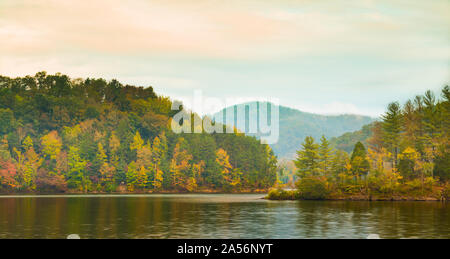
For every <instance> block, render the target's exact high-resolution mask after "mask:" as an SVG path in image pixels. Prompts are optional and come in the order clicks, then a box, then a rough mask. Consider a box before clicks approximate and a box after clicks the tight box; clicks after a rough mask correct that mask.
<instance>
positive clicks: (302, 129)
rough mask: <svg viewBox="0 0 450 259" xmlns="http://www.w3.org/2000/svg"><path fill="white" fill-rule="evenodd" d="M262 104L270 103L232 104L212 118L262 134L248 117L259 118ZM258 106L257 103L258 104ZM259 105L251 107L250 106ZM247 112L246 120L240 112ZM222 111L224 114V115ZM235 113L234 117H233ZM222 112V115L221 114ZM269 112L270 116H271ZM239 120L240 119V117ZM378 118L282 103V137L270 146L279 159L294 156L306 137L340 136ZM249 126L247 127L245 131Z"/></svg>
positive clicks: (243, 130)
mask: <svg viewBox="0 0 450 259" xmlns="http://www.w3.org/2000/svg"><path fill="white" fill-rule="evenodd" d="M262 104H265V105H267V103H262V102H260V103H258V102H248V103H243V104H238V105H234V106H229V107H227V108H224V109H223V110H222V111H220V112H218V113H215V114H214V115H213V116H212V117H213V118H214V119H215V120H216V122H220V123H227V124H229V125H230V124H232V125H236V127H237V129H238V130H240V131H242V132H246V134H247V135H250V136H256V137H259V136H260V134H255V133H249V130H248V129H249V122H248V121H249V120H248V118H249V116H250V118H258V116H257V115H258V113H257V112H258V111H259V110H260V107H261V105H262ZM255 105H256V106H255ZM252 106H253V107H257V108H255V109H252V108H250V107H252ZM240 109H243V111H245V119H244V117H243V118H237V117H238V116H237V111H239V110H240ZM222 112H223V114H222ZM233 113H234V115H235V116H234V117H235V120H234V124H233V120H230V118H231V117H230V116H232V114H233ZM221 115H222V116H221ZM270 116H271V115H270V112H269V114H268V117H269V118H270ZM238 119H240V120H238ZM373 121H375V118H372V117H369V116H363V115H354V114H342V115H320V114H313V113H308V112H302V111H299V110H296V109H292V108H289V107H285V106H281V105H280V106H279V126H280V128H279V140H278V142H277V143H276V144H272V145H271V147H272V149H273V150H274V152H275V154H276V155H277V156H278V157H279V158H293V157H294V156H295V152H296V150H298V149H299V148H300V145H301V143H302V142H303V140H304V139H305V137H306V136H312V137H314V138H315V139H316V140H317V141H319V139H320V137H321V136H322V135H324V136H325V137H327V138H332V137H338V136H340V135H342V134H344V133H346V132H353V131H356V130H360V129H361V127H362V126H364V125H366V124H369V123H371V122H373ZM246 129H247V130H246Z"/></svg>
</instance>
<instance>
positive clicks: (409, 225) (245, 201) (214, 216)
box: [0, 194, 450, 238]
mask: <svg viewBox="0 0 450 259" xmlns="http://www.w3.org/2000/svg"><path fill="white" fill-rule="evenodd" d="M261 197H263V195H254V194H191V195H178V194H167V195H82V196H76V195H64V196H0V238H65V237H66V236H67V235H68V234H71V233H77V234H79V235H80V236H81V238H365V237H367V235H368V234H371V233H376V234H378V235H380V236H381V238H450V204H445V203H441V202H360V201H353V202H350V201H266V200H262V199H261Z"/></svg>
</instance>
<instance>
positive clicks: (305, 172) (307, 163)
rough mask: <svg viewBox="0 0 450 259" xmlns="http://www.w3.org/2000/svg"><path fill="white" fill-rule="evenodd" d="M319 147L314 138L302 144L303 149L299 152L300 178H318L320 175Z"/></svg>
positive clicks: (306, 139)
mask: <svg viewBox="0 0 450 259" xmlns="http://www.w3.org/2000/svg"><path fill="white" fill-rule="evenodd" d="M319 161H320V156H319V145H318V144H316V143H315V142H314V138H313V137H311V136H308V137H306V138H305V141H304V143H303V144H302V149H301V150H299V151H297V160H296V161H295V165H296V166H297V169H298V172H297V175H298V176H299V177H300V178H304V177H307V176H318V175H319V173H320V166H319Z"/></svg>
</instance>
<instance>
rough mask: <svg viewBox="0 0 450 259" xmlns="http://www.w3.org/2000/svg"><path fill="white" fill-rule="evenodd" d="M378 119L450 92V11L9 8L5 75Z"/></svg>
mask: <svg viewBox="0 0 450 259" xmlns="http://www.w3.org/2000/svg"><path fill="white" fill-rule="evenodd" d="M38 71H47V72H48V73H56V72H61V73H63V74H67V75H69V76H70V77H72V78H78V77H83V78H86V77H102V78H105V79H108V80H110V79H118V80H120V81H121V82H122V83H128V84H135V85H140V86H153V88H154V89H155V91H156V92H157V93H158V94H160V95H164V96H170V97H171V98H172V99H179V100H188V99H189V98H191V97H192V96H193V95H194V91H201V92H202V95H203V96H205V97H215V98H219V99H225V98H233V97H241V98H249V99H251V98H269V97H270V98H277V99H278V100H279V102H280V104H282V105H285V106H289V107H293V108H297V109H300V110H302V111H307V112H314V113H320V114H342V113H354V114H364V115H370V116H379V115H380V114H381V113H383V112H384V111H385V107H386V105H387V104H388V103H389V102H391V101H399V102H401V103H403V102H405V101H406V100H407V99H409V98H412V97H414V96H415V95H417V94H422V93H423V92H424V91H426V90H427V89H431V90H433V91H435V92H436V93H439V91H440V89H442V87H443V86H444V85H446V84H449V83H450V1H448V0H433V1H424V0H423V1H416V0H378V1H371V0H345V1H344V0H343V1H340V0H297V1H294V0H277V1H275V0H267V1H263V0H170V1H167V0H127V1H119V0H89V1H83V0H0V74H1V75H7V76H24V75H34V74H35V73H36V72H38Z"/></svg>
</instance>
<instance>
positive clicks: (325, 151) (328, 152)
mask: <svg viewBox="0 0 450 259" xmlns="http://www.w3.org/2000/svg"><path fill="white" fill-rule="evenodd" d="M319 157H320V158H319V166H320V171H321V173H322V175H324V176H328V175H329V174H330V168H331V165H330V162H331V157H332V149H331V147H330V142H329V141H328V140H327V138H326V137H325V136H324V135H322V137H321V138H320V146H319Z"/></svg>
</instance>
